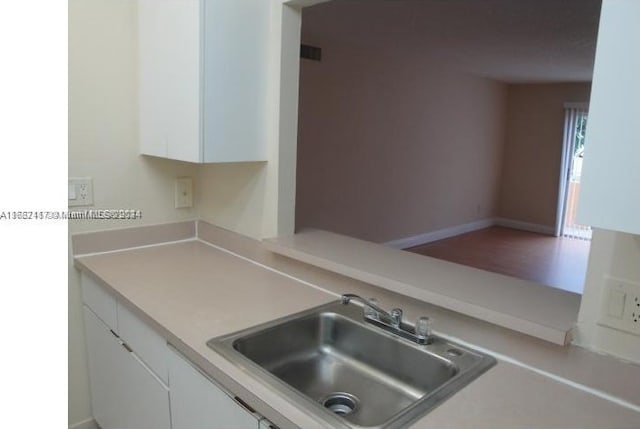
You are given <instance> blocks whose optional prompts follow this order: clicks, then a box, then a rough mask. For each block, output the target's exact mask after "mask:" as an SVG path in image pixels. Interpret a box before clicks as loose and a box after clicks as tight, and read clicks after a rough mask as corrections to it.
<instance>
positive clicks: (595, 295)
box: [576, 229, 640, 364]
mask: <svg viewBox="0 0 640 429" xmlns="http://www.w3.org/2000/svg"><path fill="white" fill-rule="evenodd" d="M638 261H640V236H639V235H632V234H625V233H622V232H614V231H607V230H602V229H596V230H594V234H593V241H592V243H591V253H590V255H589V267H588V270H587V279H586V283H585V290H584V294H583V295H582V305H581V306H580V314H579V316H578V329H577V332H578V335H577V338H576V342H577V343H578V344H580V345H583V346H585V347H588V348H591V349H594V350H597V351H601V352H606V353H610V354H613V355H616V356H619V357H621V358H624V359H627V360H630V361H632V362H636V363H639V364H640V337H639V336H636V335H632V334H627V333H625V332H621V331H617V330H615V329H611V328H607V327H606V326H600V325H598V324H597V322H598V319H599V318H600V312H601V305H602V302H603V300H604V299H605V295H604V293H605V276H611V277H617V278H621V279H626V280H630V281H632V282H636V283H640V264H638Z"/></svg>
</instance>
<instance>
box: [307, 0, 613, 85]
mask: <svg viewBox="0 0 640 429" xmlns="http://www.w3.org/2000/svg"><path fill="white" fill-rule="evenodd" d="M600 4H601V0H332V1H329V2H327V3H322V4H319V5H316V6H313V7H309V8H305V9H304V11H303V26H302V31H303V36H302V40H303V42H305V43H314V44H317V45H319V46H320V47H322V45H323V44H327V45H331V44H337V43H339V44H342V45H345V46H351V47H354V48H359V49H367V50H377V51H382V50H395V51H398V50H407V51H410V52H412V53H415V54H418V55H428V56H429V57H430V58H434V59H435V60H443V59H446V61H447V62H448V63H449V64H453V65H454V66H456V67H458V68H461V69H462V70H464V71H467V72H470V73H473V74H477V75H480V76H484V77H487V78H491V79H495V80H499V81H503V82H509V83H523V82H586V81H590V80H591V76H592V73H593V61H594V55H595V45H596V35H597V30H598V20H599V16H600Z"/></svg>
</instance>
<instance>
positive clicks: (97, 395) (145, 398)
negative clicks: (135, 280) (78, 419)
mask: <svg viewBox="0 0 640 429" xmlns="http://www.w3.org/2000/svg"><path fill="white" fill-rule="evenodd" d="M84 321H85V330H86V334H87V353H88V357H89V378H90V383H91V406H92V409H93V416H94V418H95V420H96V421H97V422H98V424H99V425H100V428H101V429H170V428H171V423H170V416H169V391H168V389H167V387H166V386H165V385H164V384H163V383H161V382H160V380H159V379H158V378H157V377H156V376H155V375H154V374H153V373H152V372H151V371H149V369H148V368H146V367H145V366H144V365H143V364H142V362H141V361H140V360H139V359H138V358H137V357H136V356H135V355H134V354H133V353H131V352H129V351H128V350H127V349H126V348H125V347H124V346H123V344H122V342H121V341H120V340H119V339H118V338H117V337H116V336H115V335H114V334H113V333H112V332H111V331H110V330H109V328H108V327H107V326H106V325H104V324H103V323H102V322H101V321H100V319H98V318H97V317H96V315H95V314H94V313H93V312H92V311H91V310H90V309H89V308H88V307H86V306H85V307H84Z"/></svg>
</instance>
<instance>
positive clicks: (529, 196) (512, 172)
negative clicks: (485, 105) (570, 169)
mask: <svg viewBox="0 0 640 429" xmlns="http://www.w3.org/2000/svg"><path fill="white" fill-rule="evenodd" d="M590 91H591V85H590V84H588V83H568V84H519V85H509V88H508V113H507V131H506V142H505V148H504V163H503V171H502V179H501V188H500V189H501V190H500V204H499V209H498V216H500V217H503V218H507V219H513V220H517V221H520V222H527V223H533V224H537V225H544V226H549V227H551V228H553V227H555V223H556V212H557V205H558V182H559V180H560V179H559V178H560V157H561V156H562V137H563V131H564V107H563V104H564V103H566V102H586V101H589V93H590Z"/></svg>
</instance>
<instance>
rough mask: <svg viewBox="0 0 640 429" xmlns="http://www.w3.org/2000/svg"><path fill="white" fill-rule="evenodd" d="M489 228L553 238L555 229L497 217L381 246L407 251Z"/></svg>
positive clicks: (388, 242)
mask: <svg viewBox="0 0 640 429" xmlns="http://www.w3.org/2000/svg"><path fill="white" fill-rule="evenodd" d="M490 226H504V227H505V228H513V229H519V230H522V231H529V232H537V233H538V234H545V235H554V236H555V227H553V226H549V225H540V224H537V223H529V222H522V221H519V220H514V219H506V218H503V217H497V218H488V219H481V220H477V221H474V222H469V223H464V224H462V225H456V226H451V227H448V228H443V229H438V230H436V231H431V232H426V233H424V234H418V235H414V236H412V237H404V238H399V239H397V240H392V241H387V242H386V243H382V244H383V245H385V246H387V247H393V248H394V249H408V248H409V247H415V246H420V245H422V244H427V243H432V242H434V241H438V240H444V239H445V238H450V237H455V236H456V235H460V234H466V233H467V232H472V231H477V230H479V229H484V228H489V227H490Z"/></svg>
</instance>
